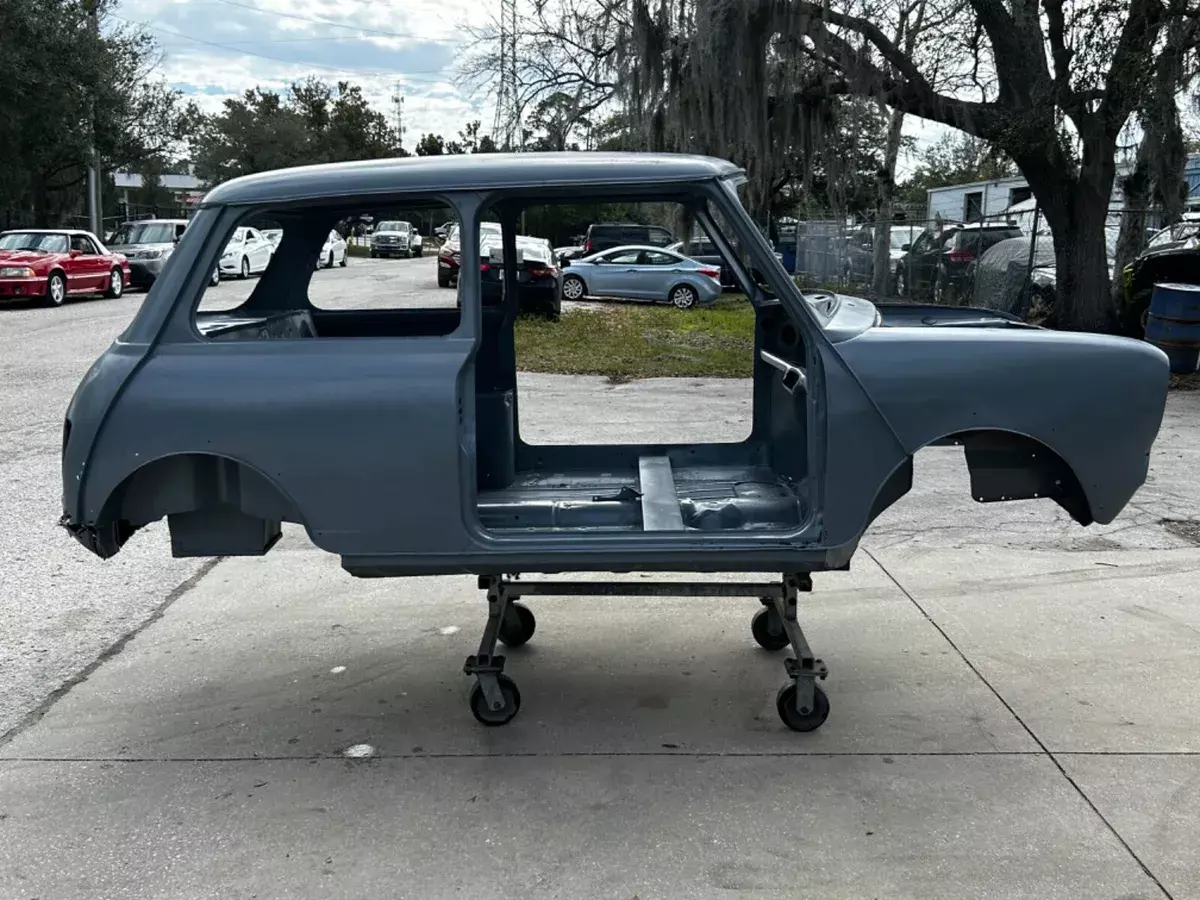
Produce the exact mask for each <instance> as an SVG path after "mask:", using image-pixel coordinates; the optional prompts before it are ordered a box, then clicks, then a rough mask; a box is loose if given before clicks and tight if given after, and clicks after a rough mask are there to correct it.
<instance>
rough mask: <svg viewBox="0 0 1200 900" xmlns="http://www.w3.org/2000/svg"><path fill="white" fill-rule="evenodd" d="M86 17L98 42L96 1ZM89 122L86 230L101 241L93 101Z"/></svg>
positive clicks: (90, 2)
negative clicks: (89, 141)
mask: <svg viewBox="0 0 1200 900" xmlns="http://www.w3.org/2000/svg"><path fill="white" fill-rule="evenodd" d="M87 15H88V19H89V20H90V24H91V26H92V33H93V35H95V38H96V41H97V42H99V40H100V17H99V16H98V15H97V14H96V0H87ZM90 106H91V121H90V122H89V123H88V125H89V127H90V128H91V132H92V133H91V135H90V137H91V143H90V146H89V148H88V170H87V207H88V228H89V229H90V230H91V232H92V234H94V235H96V236H97V237H98V238H100V239H101V240H103V239H104V221H103V215H104V207H103V205H102V202H101V197H100V155H99V154H98V153H97V152H96V110H95V100H94V99H93V100H92V102H91V104H90Z"/></svg>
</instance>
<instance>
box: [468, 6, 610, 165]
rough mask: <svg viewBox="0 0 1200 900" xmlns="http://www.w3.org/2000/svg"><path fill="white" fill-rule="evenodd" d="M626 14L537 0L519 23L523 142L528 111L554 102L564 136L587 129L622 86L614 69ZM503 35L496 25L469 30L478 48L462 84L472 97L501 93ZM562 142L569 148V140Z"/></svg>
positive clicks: (518, 103) (518, 104)
mask: <svg viewBox="0 0 1200 900" xmlns="http://www.w3.org/2000/svg"><path fill="white" fill-rule="evenodd" d="M625 14H626V6H625V4H624V3H622V2H620V0H538V2H537V3H536V4H535V5H534V7H533V9H532V11H531V12H529V13H526V14H523V15H521V16H520V17H519V18H518V21H517V27H516V60H517V65H516V77H517V85H516V97H515V98H514V107H515V116H516V119H517V121H516V123H514V124H515V125H516V126H517V127H515V128H514V131H515V132H516V133H517V134H521V132H522V128H521V124H522V121H523V119H524V114H525V111H526V110H533V109H536V108H537V107H538V105H539V104H540V103H542V102H544V101H546V100H548V99H549V98H551V97H554V98H555V102H556V105H557V108H558V109H559V110H560V111H561V115H560V117H559V124H560V126H561V127H562V128H564V129H565V134H566V135H570V134H572V133H573V132H574V131H575V130H577V129H580V128H581V127H585V126H586V125H587V124H588V123H589V120H590V118H591V117H592V116H593V115H594V114H595V113H596V111H597V110H599V109H601V108H602V107H603V106H604V105H605V104H607V103H608V102H609V101H610V100H611V99H612V98H613V95H614V93H615V91H616V88H617V83H616V80H615V75H614V70H613V66H612V64H613V58H614V55H615V53H616V42H617V35H618V34H619V32H620V30H621V28H622V27H623V26H624V25H625V19H624V16H625ZM501 34H502V28H501V23H500V21H499V20H498V19H493V21H492V22H490V23H488V24H487V25H485V26H483V27H480V28H474V29H470V35H471V37H472V43H471V46H470V49H469V50H468V51H467V53H466V55H465V57H464V59H463V62H462V64H461V65H460V66H459V73H458V82H459V84H461V85H462V86H464V87H465V88H466V89H467V90H469V91H471V92H473V93H491V94H495V93H496V91H497V89H498V87H499V80H500V73H501V66H500V62H501V56H502V52H501ZM493 137H494V138H496V139H497V140H498V137H497V136H495V135H493ZM563 140H564V143H565V140H566V138H565V137H564V139H563ZM584 141H585V143H586V142H587V137H586V136H585V137H584Z"/></svg>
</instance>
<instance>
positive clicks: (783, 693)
mask: <svg viewBox="0 0 1200 900" xmlns="http://www.w3.org/2000/svg"><path fill="white" fill-rule="evenodd" d="M775 709H776V710H777V711H778V712H779V718H781V719H783V724H784V725H786V726H787V727H788V728H790V729H792V731H816V730H817V729H818V728H820V727H821V726H822V725H824V724H825V720H826V719H827V718H829V698H828V697H826V696H825V692H824V691H823V690H821V688H820V685H815V684H814V685H813V708H812V709H811V710H809V711H808V712H807V713H802V712H800V710H798V709H796V685H795V683H794V682H789V683H787V684H785V685H784V686H783V687H781V688H780V689H779V693H778V694H776V695H775Z"/></svg>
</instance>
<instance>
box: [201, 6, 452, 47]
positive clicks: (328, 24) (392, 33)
mask: <svg viewBox="0 0 1200 900" xmlns="http://www.w3.org/2000/svg"><path fill="white" fill-rule="evenodd" d="M217 2H218V3H224V4H226V5H227V6H236V7H238V8H239V9H248V10H250V11H251V12H256V13H261V14H262V15H264V16H279V17H280V18H284V19H296V20H297V21H299V22H311V23H312V24H314V25H324V26H325V27H326V28H347V29H349V30H350V31H361V32H364V33H366V34H381V35H383V36H384V37H394V38H400V40H403V41H420V42H421V43H424V44H461V43H462V41H460V40H456V39H454V38H423V37H418V36H417V35H414V34H400V33H399V32H396V31H383V30H382V29H379V28H364V27H362V26H361V25H343V24H342V23H341V22H330V21H328V20H326V19H313V18H310V17H308V16H299V15H296V13H286V12H277V11H276V10H273V9H262V8H261V7H258V6H251V5H250V4H249V3H239V2H238V0H217Z"/></svg>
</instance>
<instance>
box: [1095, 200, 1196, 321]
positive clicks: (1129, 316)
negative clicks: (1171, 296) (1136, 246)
mask: <svg viewBox="0 0 1200 900" xmlns="http://www.w3.org/2000/svg"><path fill="white" fill-rule="evenodd" d="M1110 258H1111V257H1110ZM1121 278H1122V284H1123V287H1124V292H1123V297H1124V301H1125V302H1124V305H1123V306H1122V308H1121V310H1120V316H1121V330H1122V332H1123V333H1125V334H1127V335H1129V336H1130V337H1141V336H1142V335H1143V334H1144V333H1145V330H1146V313H1147V312H1148V311H1149V309H1150V298H1151V296H1152V295H1153V293H1154V285H1155V284H1160V283H1164V282H1173V283H1178V284H1200V214H1197V213H1188V214H1186V215H1185V216H1184V220H1183V221H1182V222H1178V223H1176V224H1174V225H1170V226H1168V227H1166V228H1163V229H1161V230H1159V231H1158V233H1156V234H1155V235H1154V236H1153V237H1151V238H1150V240H1149V242H1148V243H1147V244H1146V249H1145V250H1143V251H1142V253H1141V255H1140V256H1138V258H1137V259H1135V260H1134V261H1133V262H1131V263H1130V264H1129V265H1127V266H1125V268H1124V270H1123V271H1122V273H1121Z"/></svg>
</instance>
